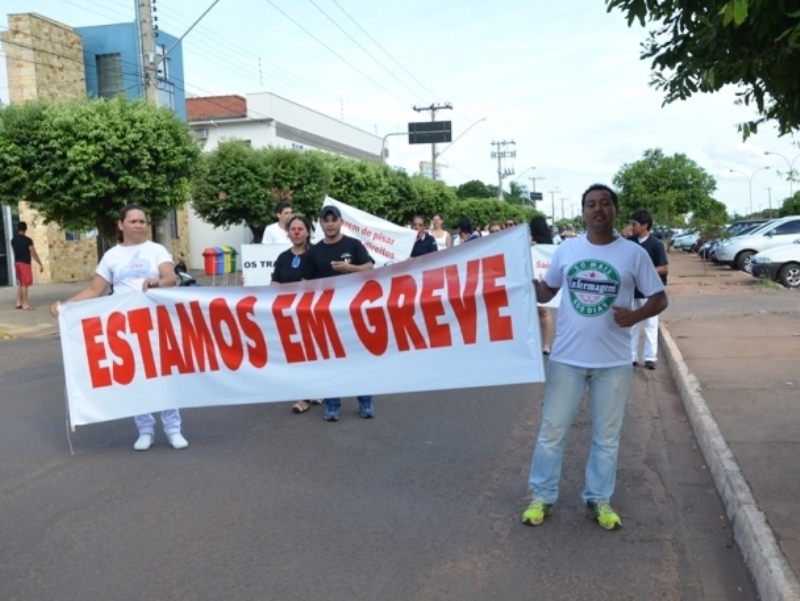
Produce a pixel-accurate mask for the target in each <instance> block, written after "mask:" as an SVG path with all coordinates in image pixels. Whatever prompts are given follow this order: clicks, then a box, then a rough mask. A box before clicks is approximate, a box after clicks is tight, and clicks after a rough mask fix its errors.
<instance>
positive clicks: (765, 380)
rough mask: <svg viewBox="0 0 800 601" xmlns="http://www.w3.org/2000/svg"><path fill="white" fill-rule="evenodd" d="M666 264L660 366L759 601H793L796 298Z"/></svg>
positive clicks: (798, 563)
mask: <svg viewBox="0 0 800 601" xmlns="http://www.w3.org/2000/svg"><path fill="white" fill-rule="evenodd" d="M670 262H671V264H670V285H669V287H668V291H669V294H670V309H668V311H667V312H666V313H665V315H664V316H663V318H662V320H661V322H662V325H661V334H662V339H661V352H662V356H663V359H665V360H666V363H667V364H668V365H669V368H670V371H671V373H672V376H673V379H674V381H675V384H676V386H677V388H678V390H679V392H680V394H681V397H682V400H683V403H684V407H685V408H686V413H687V415H688V417H689V420H690V422H691V423H692V428H693V430H694V433H695V437H696V438H697V440H698V445H699V447H700V448H701V450H702V452H703V456H704V459H705V462H706V466H707V467H708V469H709V470H710V471H711V473H712V475H713V478H714V482H715V484H716V487H717V490H718V491H719V494H720V496H721V498H722V501H723V504H724V505H725V507H726V510H727V513H728V518H729V519H730V521H731V523H732V525H733V531H734V539H735V540H736V542H737V544H738V545H739V547H740V548H741V550H742V554H743V556H744V557H745V561H746V563H747V565H748V569H749V571H750V573H751V575H752V577H753V580H754V581H755V583H756V587H757V588H758V591H759V595H760V596H761V598H762V599H770V600H800V584H798V574H800V517H798V499H800V462H798V461H797V459H796V457H795V453H796V452H797V451H798V450H800V437H798V433H797V432H798V430H797V427H798V424H800V370H798V362H799V360H800V303H798V300H800V296H798V292H797V291H790V290H780V291H777V290H767V289H763V288H762V287H761V286H759V285H758V283H757V282H756V281H755V280H754V279H753V278H751V277H750V276H747V275H746V274H743V273H741V272H734V271H732V270H730V269H728V268H723V267H718V266H713V267H710V268H707V272H705V273H704V270H703V266H702V263H701V262H700V261H699V260H697V259H696V258H695V257H691V256H688V255H683V256H681V255H677V256H675V255H671V256H670Z"/></svg>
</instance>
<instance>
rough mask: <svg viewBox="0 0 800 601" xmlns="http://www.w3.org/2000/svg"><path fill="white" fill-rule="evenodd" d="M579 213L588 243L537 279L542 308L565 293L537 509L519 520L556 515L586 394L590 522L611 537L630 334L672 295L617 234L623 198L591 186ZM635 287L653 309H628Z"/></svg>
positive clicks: (534, 468) (540, 452)
mask: <svg viewBox="0 0 800 601" xmlns="http://www.w3.org/2000/svg"><path fill="white" fill-rule="evenodd" d="M581 208H582V211H583V219H584V221H585V222H586V225H587V233H586V235H585V236H580V237H578V238H574V239H573V240H572V241H570V243H569V244H563V245H561V246H559V247H558V248H557V249H556V252H555V254H554V255H553V259H552V262H551V263H550V267H549V269H548V270H547V272H546V273H545V276H544V280H543V281H534V286H535V288H536V298H537V300H538V302H540V303H544V302H548V301H550V300H551V299H552V298H553V297H554V296H555V295H556V293H557V292H558V290H559V289H560V288H562V287H564V288H565V290H564V294H563V295H562V297H561V305H560V307H559V310H558V321H557V324H556V338H555V343H554V344H553V352H552V355H551V357H550V363H549V365H548V367H547V377H546V382H547V384H546V385H545V391H544V405H543V408H542V423H541V426H540V428H539V434H538V437H537V439H536V446H535V449H534V452H533V461H532V465H531V471H530V477H529V480H528V485H529V487H530V490H531V494H532V501H531V504H530V506H529V507H528V508H527V509H526V510H525V512H524V513H523V514H522V522H523V523H524V524H527V525H529V526H537V525H539V524H541V523H542V521H543V520H544V518H545V516H547V515H548V514H549V513H550V512H551V511H552V509H553V505H554V504H555V502H556V500H557V498H558V481H559V478H560V476H561V463H562V459H563V455H564V446H565V443H566V439H567V433H568V432H569V429H570V426H571V424H572V421H573V419H574V418H575V414H576V412H577V410H578V406H579V405H580V400H581V396H583V391H584V390H585V389H586V387H587V386H588V387H589V395H590V401H589V407H590V411H591V416H592V446H591V451H590V453H589V461H588V465H587V467H586V483H585V488H584V491H583V494H582V499H583V501H584V503H585V504H586V511H587V514H588V515H589V517H591V518H592V519H594V520H596V521H597V523H598V524H599V525H600V526H602V527H603V528H605V529H607V530H614V529H616V528H619V527H621V526H622V520H621V519H620V517H619V515H617V513H616V512H615V511H614V510H613V509H612V508H611V505H610V501H611V496H612V495H613V494H614V486H615V483H616V476H617V455H618V452H619V439H620V433H621V431H622V420H623V416H624V414H625V406H626V404H627V401H628V390H629V387H630V381H631V375H632V374H633V367H632V366H631V362H630V331H629V328H630V327H631V326H632V325H633V324H635V323H638V322H640V321H642V320H643V319H647V318H648V317H651V316H653V315H657V314H659V313H661V312H662V311H663V310H664V309H666V308H667V295H666V293H665V292H664V284H663V283H662V282H661V280H660V278H659V277H658V274H657V273H656V270H655V268H654V267H653V264H652V262H651V261H650V258H649V257H648V256H647V253H646V252H645V251H644V250H643V249H642V248H640V247H638V246H637V245H635V244H631V243H630V242H628V241H627V240H625V239H624V238H622V237H620V236H618V235H617V234H615V232H614V222H615V221H616V218H617V214H618V211H619V203H618V200H617V194H616V193H615V192H614V191H613V190H612V189H611V188H609V187H608V186H605V185H602V184H595V185H593V186H590V187H589V188H588V189H587V190H586V192H584V193H583V197H582V199H581ZM635 288H639V290H641V291H642V292H643V293H644V295H645V296H646V297H647V302H646V303H645V304H644V305H643V306H641V307H640V308H638V309H636V310H632V309H630V306H631V301H632V300H633V291H634V289H635Z"/></svg>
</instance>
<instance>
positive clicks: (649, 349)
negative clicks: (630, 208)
mask: <svg viewBox="0 0 800 601" xmlns="http://www.w3.org/2000/svg"><path fill="white" fill-rule="evenodd" d="M630 227H631V234H632V235H631V236H630V237H629V238H628V240H631V241H633V242H636V243H637V244H638V245H639V246H641V247H642V248H643V249H645V250H646V251H647V254H648V255H650V260H651V261H653V265H654V266H655V268H656V272H657V273H658V275H659V276H660V277H661V281H662V282H664V284H665V285H666V283H667V273H668V272H669V265H668V263H669V260H668V259H667V251H666V249H665V248H664V243H663V242H661V240H659V239H658V238H656V237H655V236H651V235H650V230H651V229H652V227H653V216H652V215H651V214H650V212H649V211H645V210H644V209H642V210H639V211H636V212H635V213H633V214H632V215H631V221H630ZM645 302H647V299H646V298H645V297H644V295H643V294H642V293H641V292H639V290H638V288H637V289H636V290H635V291H634V293H633V307H632V308H633V309H634V310H636V309H638V308H639V307H641V306H643V305H644V304H645ZM640 328H641V329H643V330H644V335H645V342H644V366H645V367H646V368H647V369H655V368H656V361H658V315H656V316H654V317H649V318H648V319H645V320H644V321H641V322H639V323H637V324H635V325H634V326H632V327H631V355H632V358H633V364H634V365H638V364H639V330H640Z"/></svg>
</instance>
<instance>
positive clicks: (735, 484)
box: [659, 324, 800, 601]
mask: <svg viewBox="0 0 800 601" xmlns="http://www.w3.org/2000/svg"><path fill="white" fill-rule="evenodd" d="M659 330H660V332H661V343H662V347H663V349H664V351H665V352H664V355H665V356H666V359H667V363H668V364H669V370H670V373H671V374H672V379H673V380H674V381H675V385H676V386H677V388H678V392H679V394H680V395H681V400H682V401H683V407H684V409H685V410H686V414H687V415H688V416H689V423H690V424H691V425H692V430H693V431H694V435H695V437H696V438H697V442H698V444H699V446H700V450H701V451H702V453H703V457H704V458H705V461H706V464H707V465H708V467H709V469H710V471H711V475H712V477H713V478H714V484H715V486H716V487H717V491H718V492H719V495H720V497H721V498H722V502H723V504H724V505H725V511H726V513H727V516H728V519H729V520H730V521H731V524H732V527H733V535H734V539H735V540H736V543H737V544H738V545H739V548H740V549H741V550H742V554H743V555H744V560H745V563H746V564H747V567H748V569H749V570H750V575H751V576H752V578H753V580H754V582H755V585H756V589H757V590H758V594H759V596H760V597H761V599H769V600H770V601H772V600H775V601H800V582H798V580H797V576H795V574H794V572H793V571H792V568H791V567H790V566H789V562H788V561H787V560H786V557H785V556H784V554H783V552H782V551H781V549H780V547H779V546H778V541H777V540H776V538H775V534H774V533H773V532H772V528H770V526H769V523H768V522H767V516H766V514H765V513H764V512H763V511H761V509H759V507H758V503H757V502H756V499H755V497H754V496H753V492H752V491H751V490H750V486H749V485H748V484H747V480H746V479H745V477H744V474H743V473H742V470H741V469H740V467H739V463H738V462H737V461H736V457H735V456H734V454H733V451H731V448H730V447H729V446H728V443H727V442H726V441H725V438H724V437H723V436H722V432H721V431H720V429H719V425H717V422H716V420H715V419H714V416H713V415H712V414H711V410H710V409H709V407H708V405H707V404H706V401H705V399H704V398H703V397H702V395H701V394H700V383H699V382H698V381H697V378H696V377H695V376H694V374H693V373H691V372H690V371H689V366H688V365H686V362H685V361H684V360H683V354H682V353H681V351H680V349H678V346H677V345H676V344H675V341H674V340H673V339H672V336H671V335H670V333H669V330H668V329H667V327H666V326H665V325H664V324H660V325H659Z"/></svg>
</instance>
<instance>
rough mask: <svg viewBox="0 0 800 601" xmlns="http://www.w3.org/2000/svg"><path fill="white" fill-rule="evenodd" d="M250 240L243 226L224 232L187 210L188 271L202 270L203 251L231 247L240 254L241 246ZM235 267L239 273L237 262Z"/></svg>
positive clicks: (192, 210)
mask: <svg viewBox="0 0 800 601" xmlns="http://www.w3.org/2000/svg"><path fill="white" fill-rule="evenodd" d="M252 239H253V235H252V234H251V233H250V228H248V227H246V226H245V225H244V224H242V225H240V226H234V227H231V228H230V229H229V230H225V229H223V228H219V227H214V226H213V225H211V224H210V223H207V222H205V221H203V220H202V219H201V218H200V216H199V215H198V214H197V213H195V212H194V209H189V257H188V260H187V263H188V265H189V269H200V270H202V269H203V249H205V248H208V247H209V246H232V247H233V248H235V249H236V251H237V252H239V253H241V252H242V248H241V247H242V244H250V242H251V241H252ZM236 267H237V269H238V270H239V271H241V265H239V263H238V262H237V265H236Z"/></svg>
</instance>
